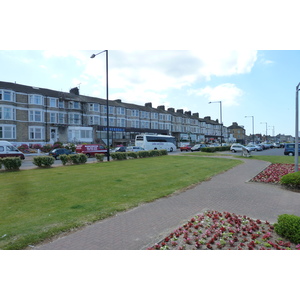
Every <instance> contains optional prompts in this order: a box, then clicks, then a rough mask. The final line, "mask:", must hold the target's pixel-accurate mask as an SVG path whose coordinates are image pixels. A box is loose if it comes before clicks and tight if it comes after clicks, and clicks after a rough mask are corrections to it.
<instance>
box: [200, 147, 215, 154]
mask: <svg viewBox="0 0 300 300" xmlns="http://www.w3.org/2000/svg"><path fill="white" fill-rule="evenodd" d="M201 152H209V153H213V152H216V148H215V147H205V148H201Z"/></svg>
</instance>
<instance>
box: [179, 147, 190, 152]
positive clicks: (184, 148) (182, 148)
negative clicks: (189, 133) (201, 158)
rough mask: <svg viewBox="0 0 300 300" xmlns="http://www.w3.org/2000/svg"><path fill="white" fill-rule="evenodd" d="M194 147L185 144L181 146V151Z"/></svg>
mask: <svg viewBox="0 0 300 300" xmlns="http://www.w3.org/2000/svg"><path fill="white" fill-rule="evenodd" d="M191 149H192V146H191V145H185V146H182V147H180V151H181V152H182V151H191Z"/></svg>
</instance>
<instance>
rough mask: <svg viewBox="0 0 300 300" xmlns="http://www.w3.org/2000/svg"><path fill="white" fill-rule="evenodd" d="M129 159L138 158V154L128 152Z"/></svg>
mask: <svg viewBox="0 0 300 300" xmlns="http://www.w3.org/2000/svg"><path fill="white" fill-rule="evenodd" d="M127 157H131V158H138V154H137V153H136V152H127Z"/></svg>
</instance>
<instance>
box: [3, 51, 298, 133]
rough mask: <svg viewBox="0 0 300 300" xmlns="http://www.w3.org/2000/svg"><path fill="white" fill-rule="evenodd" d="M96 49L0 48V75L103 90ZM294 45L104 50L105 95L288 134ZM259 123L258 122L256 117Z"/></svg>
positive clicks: (91, 92) (295, 73) (40, 83)
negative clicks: (260, 48) (278, 47)
mask: <svg viewBox="0 0 300 300" xmlns="http://www.w3.org/2000/svg"><path fill="white" fill-rule="evenodd" d="M99 51H101V49H100V50H45V51H41V50H0V65H1V69H0V80H1V81H8V82H17V83H19V84H25V85H32V86H38V87H43V88H49V89H54V90H59V91H69V89H70V88H72V87H75V86H79V87H80V93H81V94H83V95H87V96H97V97H103V98H105V96H106V94H105V53H103V54H100V55H99V56H97V57H96V58H94V59H90V56H91V54H93V53H98V52H99ZM299 82H300V51H296V50H291V51H288V50H279V51H275V50H268V51H255V50H233V51H232V50H224V49H222V50H214V51H212V50H189V51H187V50H148V51H146V50H109V94H110V97H109V98H110V99H111V100H114V99H122V101H123V102H129V103H135V104H140V105H144V104H145V103H146V102H152V104H153V107H156V106H158V105H165V107H166V108H169V107H173V108H175V109H184V110H186V111H192V113H195V112H199V114H200V117H205V116H211V117H212V118H213V119H219V118H220V109H219V108H220V106H219V104H216V103H215V104H208V102H210V101H222V112H223V113H222V116H223V123H224V125H225V126H230V125H231V124H232V122H238V124H239V125H243V126H245V129H246V131H247V133H248V134H249V133H252V118H245V116H254V127H255V133H262V134H265V133H266V124H265V123H267V130H268V134H273V131H274V133H275V134H279V133H281V134H291V135H294V132H295V129H294V126H295V125H294V119H295V87H296V85H297V84H298V83H299ZM261 123H263V124H261Z"/></svg>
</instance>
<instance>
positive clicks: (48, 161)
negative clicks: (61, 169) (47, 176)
mask: <svg viewBox="0 0 300 300" xmlns="http://www.w3.org/2000/svg"><path fill="white" fill-rule="evenodd" d="M33 164H34V165H36V166H38V167H50V166H52V165H53V164H54V157H51V156H37V157H34V158H33Z"/></svg>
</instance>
